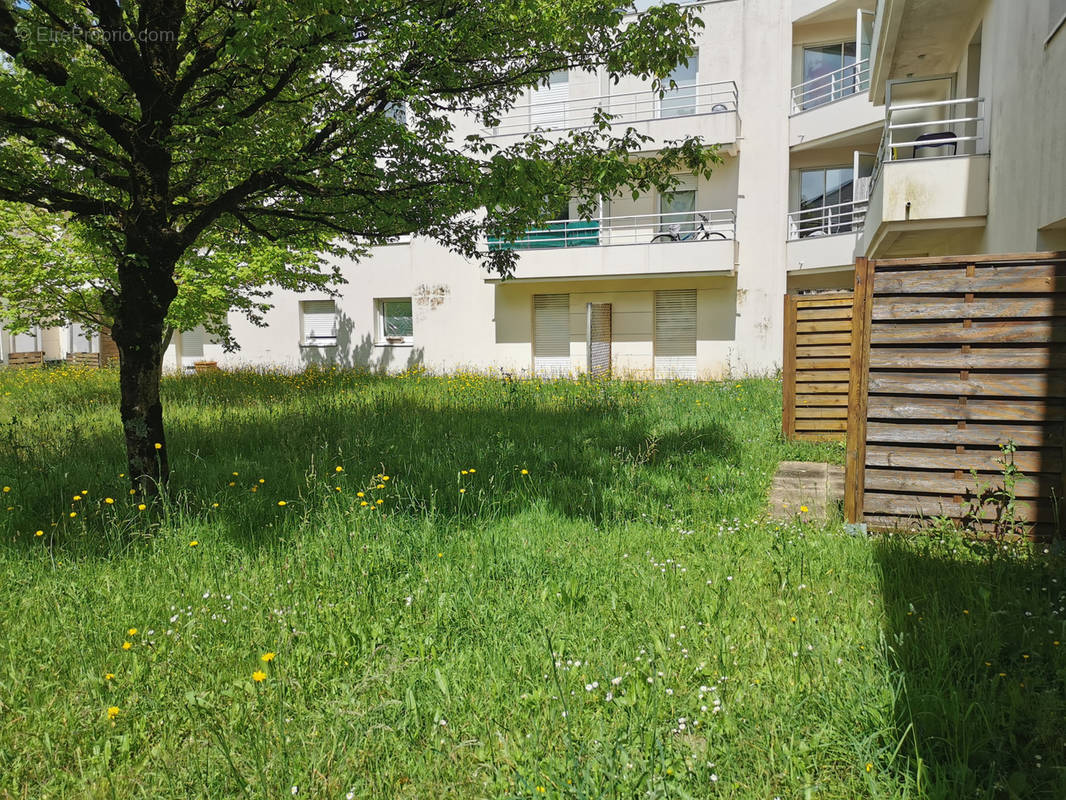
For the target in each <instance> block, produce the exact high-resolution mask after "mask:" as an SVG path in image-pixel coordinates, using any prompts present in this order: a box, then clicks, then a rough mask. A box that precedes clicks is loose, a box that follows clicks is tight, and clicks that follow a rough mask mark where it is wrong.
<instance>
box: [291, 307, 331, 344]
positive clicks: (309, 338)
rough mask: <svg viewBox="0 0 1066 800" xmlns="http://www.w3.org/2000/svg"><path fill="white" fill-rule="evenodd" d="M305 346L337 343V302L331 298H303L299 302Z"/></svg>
mask: <svg viewBox="0 0 1066 800" xmlns="http://www.w3.org/2000/svg"><path fill="white" fill-rule="evenodd" d="M300 317H301V320H302V322H301V324H302V328H303V338H302V341H301V344H302V345H304V346H305V347H332V346H333V345H335V344H337V304H336V303H335V302H334V301H333V300H304V301H303V302H302V303H300Z"/></svg>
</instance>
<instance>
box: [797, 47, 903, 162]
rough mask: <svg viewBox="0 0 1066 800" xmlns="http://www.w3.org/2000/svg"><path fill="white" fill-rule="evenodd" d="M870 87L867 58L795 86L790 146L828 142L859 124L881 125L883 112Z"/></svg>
mask: <svg viewBox="0 0 1066 800" xmlns="http://www.w3.org/2000/svg"><path fill="white" fill-rule="evenodd" d="M869 88H870V62H869V60H868V59H866V60H863V61H859V62H857V63H855V64H849V65H848V66H846V67H842V68H841V69H838V70H835V71H834V72H830V73H827V74H825V75H819V76H818V77H816V78H811V79H810V80H808V81H804V82H803V83H800V84H797V85H796V86H793V87H792V94H791V98H790V103H791V109H792V110H791V116H790V118H789V121H788V144H789V147H793V148H794V147H797V146H801V145H804V144H810V143H812V142H819V143H820V144H827V143H831V142H832V140H833V138H834V137H837V136H840V135H841V134H845V133H847V134H850V133H853V132H854V131H855V130H856V129H857V128H874V127H876V126H878V125H880V124H881V123H882V122H883V121H884V115H883V113H882V111H881V110H880V109H878V108H876V107H874V105H873V103H871V102H870V99H869V97H868V96H867V90H868V89H869Z"/></svg>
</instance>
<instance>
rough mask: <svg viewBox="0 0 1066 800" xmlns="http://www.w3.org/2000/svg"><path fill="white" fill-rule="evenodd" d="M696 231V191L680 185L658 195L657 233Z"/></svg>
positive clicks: (693, 188)
mask: <svg viewBox="0 0 1066 800" xmlns="http://www.w3.org/2000/svg"><path fill="white" fill-rule="evenodd" d="M674 226H680V227H676V228H675V227H674ZM695 229H696V189H695V187H691V188H690V187H688V186H685V185H684V184H682V185H681V186H679V187H678V188H676V189H674V190H673V191H672V192H665V193H663V194H661V195H659V231H660V232H662V233H671V232H673V231H675V230H676V231H678V232H679V233H690V232H691V231H694V230H695Z"/></svg>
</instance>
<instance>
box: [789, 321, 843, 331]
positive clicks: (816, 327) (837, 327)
mask: <svg viewBox="0 0 1066 800" xmlns="http://www.w3.org/2000/svg"><path fill="white" fill-rule="evenodd" d="M831 331H847V332H848V333H851V320H850V319H823V320H815V321H813V322H797V323H796V332H797V333H829V332H831Z"/></svg>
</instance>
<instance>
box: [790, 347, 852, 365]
mask: <svg viewBox="0 0 1066 800" xmlns="http://www.w3.org/2000/svg"><path fill="white" fill-rule="evenodd" d="M850 356H851V346H850V345H843V346H841V345H813V346H807V347H797V348H796V358H840V357H844V358H847V359H848V363H849V364H850V363H851V358H850Z"/></svg>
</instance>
